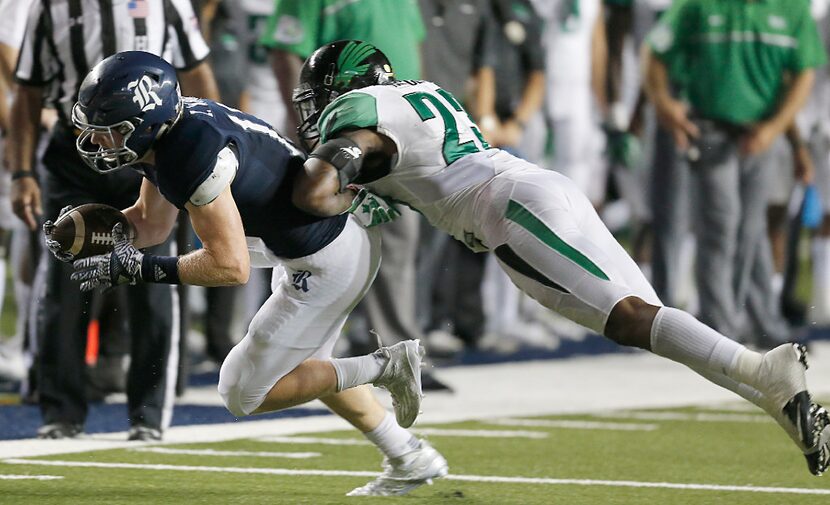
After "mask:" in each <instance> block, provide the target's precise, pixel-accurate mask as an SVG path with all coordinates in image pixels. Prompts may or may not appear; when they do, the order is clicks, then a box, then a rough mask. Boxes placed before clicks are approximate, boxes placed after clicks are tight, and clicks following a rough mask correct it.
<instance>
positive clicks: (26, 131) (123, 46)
mask: <svg viewBox="0 0 830 505" xmlns="http://www.w3.org/2000/svg"><path fill="white" fill-rule="evenodd" d="M127 50H142V51H147V52H151V53H154V54H157V55H160V56H162V57H164V58H165V59H167V60H168V61H170V62H171V63H172V64H173V65H174V66H175V67H176V68H177V69H178V70H179V80H180V82H181V85H182V88H183V91H184V93H185V94H187V95H193V96H201V97H205V98H211V99H213V98H217V96H218V93H217V91H216V84H215V82H214V80H213V74H212V72H211V70H210V67H209V66H208V65H207V63H206V62H205V58H206V57H207V56H208V52H209V51H208V47H207V45H206V44H205V41H204V40H203V38H202V36H201V34H200V32H199V24H198V22H197V18H196V15H195V12H194V10H193V6H192V5H191V3H190V0H35V1H34V2H33V4H32V7H31V9H30V11H29V17H28V21H27V26H26V31H25V36H24V39H23V43H22V45H21V48H20V55H19V57H18V61H17V68H16V70H15V77H16V79H17V81H18V82H19V84H20V87H19V91H18V93H17V95H16V97H15V101H14V103H13V104H12V112H11V117H12V124H14V125H15V127H14V128H12V129H11V131H10V132H9V142H8V146H9V151H10V152H9V156H8V162H9V169H10V170H11V171H12V179H13V182H12V207H13V209H14V212H15V214H16V215H17V216H18V217H20V218H21V219H22V220H23V221H24V222H25V223H26V224H27V225H28V226H29V228H31V229H33V230H34V229H36V228H37V226H38V224H39V223H38V221H39V219H41V218H48V219H52V220H55V219H56V218H57V216H58V213H59V212H60V210H61V209H62V208H63V207H64V206H67V205H72V206H77V205H81V204H84V203H90V202H100V203H106V204H109V205H112V206H114V207H117V208H125V207H127V206H129V205H130V204H132V202H134V201H135V199H136V197H137V196H138V191H139V186H140V184H141V179H142V178H141V176H140V175H138V174H137V173H136V172H135V171H133V170H122V171H120V172H116V173H114V174H107V175H102V174H98V173H96V172H94V171H92V170H91V169H90V168H89V167H88V166H87V165H86V164H85V163H84V162H83V161H82V160H81V158H80V157H79V156H78V154H77V152H76V150H75V138H76V132H75V131H74V130H73V127H72V122H71V120H70V111H71V108H72V105H73V104H74V102H75V100H76V98H77V95H78V88H79V86H80V84H81V81H82V80H83V78H84V76H86V74H87V72H88V71H89V69H90V68H92V67H93V66H94V65H95V64H96V63H97V62H98V61H100V60H102V59H103V58H105V57H107V56H110V55H112V54H115V53H116V52H119V51H127ZM42 107H53V108H55V109H56V110H57V111H58V117H59V120H58V122H57V124H56V125H55V127H54V129H53V131H52V134H51V138H50V141H49V145H48V147H47V149H46V152H45V153H44V155H43V166H44V168H43V170H42V171H40V173H37V174H36V173H35V172H34V171H33V167H34V166H35V163H34V160H33V158H34V156H35V155H34V146H35V143H36V139H37V130H38V118H39V115H40V110H41V108H42ZM172 246H173V244H171V243H169V242H168V243H165V244H161V245H160V246H157V247H156V248H153V249H151V250H150V252H151V253H154V254H170V249H171V247H172ZM44 256H46V257H47V258H46V259H44V260H42V261H45V262H46V263H47V266H46V274H45V275H46V281H45V282H46V288H45V293H43V294H42V296H41V297H40V298H38V299H37V300H36V302H35V303H37V304H38V307H37V310H38V312H39V314H40V317H39V320H40V328H39V330H38V332H37V333H38V335H40V337H41V341H40V342H39V343H38V344H39V345H38V365H39V376H38V378H39V380H38V384H39V403H40V409H41V413H42V416H43V426H42V427H41V428H40V429H39V430H38V437H40V438H66V437H74V436H76V435H78V434H79V433H81V432H82V431H83V424H84V421H85V418H86V414H87V401H86V397H85V391H84V387H85V378H84V376H85V374H84V370H85V361H84V351H85V342H86V329H87V325H88V322H89V318H90V312H91V311H92V309H91V300H92V299H91V297H90V296H89V295H86V294H79V293H78V287H77V285H76V284H75V283H73V282H72V281H70V280H69V274H70V273H71V271H72V268H71V265H69V264H64V263H60V262H58V261H57V260H55V259H53V258H52V257H51V255H48V254H47V255H44ZM122 295H123V296H124V297H126V300H127V304H126V309H127V314H126V316H127V317H126V319H127V321H128V327H129V331H130V337H131V362H130V370H129V372H128V376H127V399H128V415H129V420H130V425H131V428H130V431H129V439H130V440H158V439H160V438H161V435H162V432H163V430H164V429H165V428H166V427H167V426H168V425H169V423H170V418H171V416H172V405H173V400H174V391H175V384H176V369H177V364H178V317H177V310H178V309H177V307H178V294H177V292H176V291H175V288H173V287H171V286H167V285H161V284H158V285H153V284H145V285H143V286H136V287H134V288H132V289H130V290H127V292H126V293H123V294H122ZM115 316H116V317H119V318H123V316H124V315H123V314H115Z"/></svg>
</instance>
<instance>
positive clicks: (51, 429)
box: [37, 423, 83, 440]
mask: <svg viewBox="0 0 830 505" xmlns="http://www.w3.org/2000/svg"><path fill="white" fill-rule="evenodd" d="M82 431H83V426H81V425H80V424H74V423H50V424H44V425H43V426H41V427H40V428H38V430H37V438H40V439H51V440H55V439H60V438H76V437H77V436H78V435H80V434H81V432H82Z"/></svg>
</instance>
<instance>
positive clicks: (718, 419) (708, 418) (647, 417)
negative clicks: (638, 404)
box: [593, 411, 773, 423]
mask: <svg viewBox="0 0 830 505" xmlns="http://www.w3.org/2000/svg"><path fill="white" fill-rule="evenodd" d="M593 417H616V418H621V419H639V420H642V421H701V422H706V423H723V422H727V423H771V422H773V419H772V418H771V417H768V416H766V415H753V414H713V413H706V412H700V413H694V414H692V413H687V412H659V411H655V412H607V413H597V414H594V415H593Z"/></svg>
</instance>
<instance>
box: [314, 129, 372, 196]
mask: <svg viewBox="0 0 830 505" xmlns="http://www.w3.org/2000/svg"><path fill="white" fill-rule="evenodd" d="M309 158H319V159H321V160H323V161H325V162H327V163H331V164H332V165H333V166H334V168H336V169H337V178H338V180H339V181H340V192H341V193H342V192H343V191H344V190H345V189H346V186H348V185H349V184H350V183H351V182H352V181H353V180H355V179H356V178H357V176H358V175H360V169H361V167H362V166H363V150H362V149H360V147H359V146H358V145H357V144H356V143H355V142H354V141H352V140H351V139H347V138H343V137H339V138H336V139H333V140H329V141H328V142H326V143H325V144H322V145H320V146H318V147H317V149H315V150H314V151H312V153H311V154H310V155H309Z"/></svg>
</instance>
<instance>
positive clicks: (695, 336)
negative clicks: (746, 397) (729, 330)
mask: <svg viewBox="0 0 830 505" xmlns="http://www.w3.org/2000/svg"><path fill="white" fill-rule="evenodd" d="M651 350H652V352H654V353H655V354H658V355H660V356H663V357H665V358H669V359H670V360H672V361H676V362H678V363H681V364H683V365H686V366H688V367H690V368H692V369H693V370H696V371H697V370H709V371H711V372H713V373H714V374H717V375H722V376H725V377H727V378H729V379H732V380H733V381H735V382H737V383H743V384H748V385H750V386H752V387H755V386H756V384H757V383H758V369H759V367H760V365H761V359H762V355H761V354H759V353H757V352H754V351H750V350H749V349H747V348H746V347H744V346H742V345H741V344H739V343H737V342H735V341H734V340H730V339H728V338H726V337H725V336H723V335H721V334H720V333H718V332H717V331H715V330H713V329H712V328H710V327H708V326H706V325H705V324H703V323H701V322H700V321H698V320H697V319H695V318H694V317H693V316H692V315H691V314H688V313H686V312H683V311H682V310H678V309H674V308H671V307H662V308H661V309H660V310H659V311H658V312H657V315H656V316H655V317H654V323H653V324H652V326H651ZM704 377H706V378H707V379H710V380H711V378H710V377H709V376H706V375H704ZM714 382H716V384H720V382H717V381H714ZM720 385H723V384H720ZM727 389H730V390H732V391H735V390H734V389H732V388H731V387H727ZM735 392H736V393H737V392H738V391H735ZM739 394H740V393H739ZM742 396H743V395H742Z"/></svg>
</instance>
